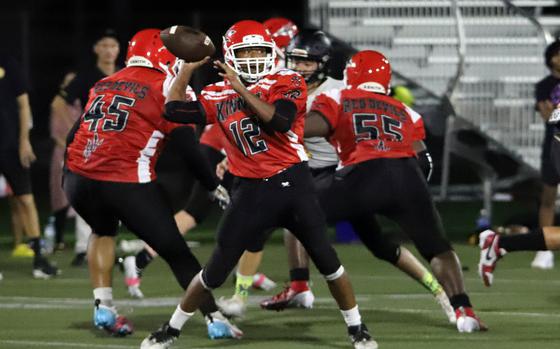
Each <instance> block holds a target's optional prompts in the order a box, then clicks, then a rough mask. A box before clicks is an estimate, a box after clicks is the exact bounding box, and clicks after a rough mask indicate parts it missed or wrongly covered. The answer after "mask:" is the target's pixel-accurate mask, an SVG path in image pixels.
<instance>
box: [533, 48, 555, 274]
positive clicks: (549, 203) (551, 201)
mask: <svg viewBox="0 0 560 349" xmlns="http://www.w3.org/2000/svg"><path fill="white" fill-rule="evenodd" d="M544 58H545V64H546V66H547V67H548V69H550V74H549V75H548V76H547V77H545V78H544V79H542V80H541V81H539V82H538V83H537V85H536V86H535V98H536V101H537V104H536V109H537V111H538V112H539V114H540V115H541V117H542V118H543V120H544V121H545V127H546V131H545V137H544V141H543V145H542V147H543V148H542V155H541V178H542V182H543V191H542V195H541V203H540V207H539V226H540V227H541V228H542V227H548V226H553V225H554V213H555V212H554V211H555V203H556V196H557V195H558V184H560V174H559V173H558V171H557V170H556V169H555V167H554V163H553V161H552V159H551V154H550V149H551V144H552V138H553V136H554V125H552V124H549V123H546V122H547V121H548V119H549V118H550V115H551V113H552V111H553V109H554V106H553V105H552V102H551V100H550V94H551V92H552V90H553V89H554V87H555V86H556V85H558V83H560V41H558V40H557V41H555V42H553V43H551V44H550V45H548V47H547V48H546V50H545V52H544ZM531 266H532V267H533V268H539V269H552V268H553V267H554V255H553V253H552V252H551V251H539V252H537V254H536V255H535V258H534V259H533V262H532V263H531Z"/></svg>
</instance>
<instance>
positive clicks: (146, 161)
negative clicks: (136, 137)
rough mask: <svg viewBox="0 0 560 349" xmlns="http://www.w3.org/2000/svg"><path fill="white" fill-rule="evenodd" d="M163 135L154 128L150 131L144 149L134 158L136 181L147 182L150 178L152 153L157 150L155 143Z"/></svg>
mask: <svg viewBox="0 0 560 349" xmlns="http://www.w3.org/2000/svg"><path fill="white" fill-rule="evenodd" d="M163 137H164V135H163V133H161V132H160V131H157V130H155V131H154V132H152V135H151V136H150V139H148V142H147V143H146V146H145V147H144V149H142V150H140V156H139V157H138V159H136V162H137V163H138V182H139V183H148V182H150V181H151V180H152V178H151V162H152V159H153V156H154V154H155V153H156V150H157V144H158V143H159V141H160V140H161V139H163Z"/></svg>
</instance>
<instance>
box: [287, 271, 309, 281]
mask: <svg viewBox="0 0 560 349" xmlns="http://www.w3.org/2000/svg"><path fill="white" fill-rule="evenodd" d="M290 281H309V269H308V268H294V269H292V270H290Z"/></svg>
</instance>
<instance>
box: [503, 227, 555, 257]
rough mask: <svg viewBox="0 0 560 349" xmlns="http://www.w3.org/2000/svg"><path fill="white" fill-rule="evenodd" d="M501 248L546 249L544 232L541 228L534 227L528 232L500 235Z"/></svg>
mask: <svg viewBox="0 0 560 349" xmlns="http://www.w3.org/2000/svg"><path fill="white" fill-rule="evenodd" d="M499 243H500V248H503V249H504V250H506V251H507V252H511V251H543V250H546V249H547V248H546V243H545V241H544V233H543V230H542V229H541V228H539V229H533V230H531V231H530V232H529V233H527V234H519V235H507V236H500V241H499Z"/></svg>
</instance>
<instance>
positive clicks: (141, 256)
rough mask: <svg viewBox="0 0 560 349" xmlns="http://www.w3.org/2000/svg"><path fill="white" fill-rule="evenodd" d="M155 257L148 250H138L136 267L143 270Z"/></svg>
mask: <svg viewBox="0 0 560 349" xmlns="http://www.w3.org/2000/svg"><path fill="white" fill-rule="evenodd" d="M153 259H154V257H152V256H151V255H150V253H149V252H148V250H146V249H143V250H142V251H140V252H138V254H137V255H136V268H138V269H139V270H142V269H144V268H146V267H147V266H148V264H150V263H151V262H152V260H153Z"/></svg>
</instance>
